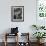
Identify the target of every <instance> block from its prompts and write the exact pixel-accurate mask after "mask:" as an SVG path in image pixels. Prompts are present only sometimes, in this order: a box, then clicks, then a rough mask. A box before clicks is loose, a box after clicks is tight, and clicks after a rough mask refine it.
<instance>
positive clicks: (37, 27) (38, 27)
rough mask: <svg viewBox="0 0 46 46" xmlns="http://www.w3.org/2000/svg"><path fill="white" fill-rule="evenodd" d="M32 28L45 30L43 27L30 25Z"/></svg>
mask: <svg viewBox="0 0 46 46" xmlns="http://www.w3.org/2000/svg"><path fill="white" fill-rule="evenodd" d="M32 27H33V28H35V29H36V30H39V29H45V26H37V25H32Z"/></svg>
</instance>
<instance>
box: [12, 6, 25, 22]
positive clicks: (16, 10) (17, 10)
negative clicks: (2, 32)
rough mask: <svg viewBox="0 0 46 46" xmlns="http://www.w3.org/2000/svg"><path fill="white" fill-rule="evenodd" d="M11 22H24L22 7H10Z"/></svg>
mask: <svg viewBox="0 0 46 46" xmlns="http://www.w3.org/2000/svg"><path fill="white" fill-rule="evenodd" d="M11 21H12V22H23V21H24V6H11Z"/></svg>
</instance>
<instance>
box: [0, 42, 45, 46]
mask: <svg viewBox="0 0 46 46" xmlns="http://www.w3.org/2000/svg"><path fill="white" fill-rule="evenodd" d="M30 44H31V45H30V46H37V43H33V42H32V43H30ZM0 46H4V43H3V42H2V43H1V42H0ZM7 46H15V43H8V45H7ZM21 46H25V45H21ZM42 46H46V43H44V45H42Z"/></svg>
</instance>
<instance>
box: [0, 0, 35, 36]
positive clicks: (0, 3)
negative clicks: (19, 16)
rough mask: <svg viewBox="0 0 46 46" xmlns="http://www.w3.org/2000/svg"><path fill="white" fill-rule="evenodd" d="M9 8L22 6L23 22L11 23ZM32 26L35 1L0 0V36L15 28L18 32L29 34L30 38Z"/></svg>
mask: <svg viewBox="0 0 46 46" xmlns="http://www.w3.org/2000/svg"><path fill="white" fill-rule="evenodd" d="M11 6H24V22H11ZM32 24H36V0H0V34H3V33H4V32H8V31H9V32H10V30H8V29H9V28H11V27H16V26H17V27H19V32H30V36H32V32H33V31H32V29H31V27H30V26H31V25H32ZM6 30H7V31H6Z"/></svg>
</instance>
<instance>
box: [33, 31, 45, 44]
mask: <svg viewBox="0 0 46 46" xmlns="http://www.w3.org/2000/svg"><path fill="white" fill-rule="evenodd" d="M45 34H46V33H45V32H35V33H34V34H33V35H34V36H35V37H36V38H37V41H38V42H39V43H40V40H41V39H42V38H45V37H44V36H46V35H45Z"/></svg>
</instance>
